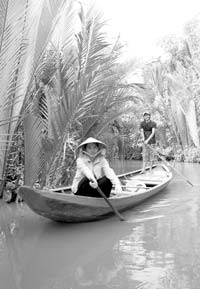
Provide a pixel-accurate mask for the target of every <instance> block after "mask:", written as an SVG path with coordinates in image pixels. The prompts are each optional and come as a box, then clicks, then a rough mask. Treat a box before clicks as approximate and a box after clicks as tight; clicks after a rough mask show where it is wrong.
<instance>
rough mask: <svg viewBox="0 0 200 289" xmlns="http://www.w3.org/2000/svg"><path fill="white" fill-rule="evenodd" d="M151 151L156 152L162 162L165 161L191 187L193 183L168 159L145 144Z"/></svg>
mask: <svg viewBox="0 0 200 289" xmlns="http://www.w3.org/2000/svg"><path fill="white" fill-rule="evenodd" d="M146 145H147V146H148V147H149V148H150V149H151V150H152V151H153V152H154V154H156V155H157V156H158V157H159V158H160V159H161V160H162V161H163V162H164V163H166V164H167V165H168V166H170V167H171V168H172V169H173V170H174V171H175V172H176V173H177V174H178V175H179V176H181V177H182V178H183V179H184V180H185V181H186V182H187V183H188V184H190V185H191V186H192V187H193V186H194V184H192V183H191V182H190V181H189V180H188V179H187V178H186V177H185V176H184V175H182V174H181V173H180V172H179V171H178V170H176V169H175V168H174V167H173V166H172V165H171V164H170V163H169V162H168V161H166V160H165V159H164V158H163V157H162V156H161V155H160V154H159V153H158V152H157V151H156V150H155V149H154V148H152V147H151V146H150V145H149V144H146Z"/></svg>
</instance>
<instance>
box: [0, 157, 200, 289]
mask: <svg viewBox="0 0 200 289" xmlns="http://www.w3.org/2000/svg"><path fill="white" fill-rule="evenodd" d="M114 166H115V170H116V171H117V170H118V171H120V172H123V171H126V170H128V169H129V168H131V169H132V168H133V169H134V168H137V167H140V166H141V164H140V163H135V162H126V163H124V164H122V163H115V164H114ZM175 168H176V169H178V171H179V172H180V173H181V174H184V175H185V176H186V178H187V180H190V182H192V183H193V184H195V186H193V187H192V186H191V185H190V184H189V183H188V182H187V181H186V180H185V179H183V178H182V177H181V176H180V175H178V174H177V173H175V174H174V179H173V181H172V182H171V184H170V185H169V186H168V187H167V189H165V190H164V191H163V192H162V193H161V194H159V195H157V196H156V197H154V198H152V199H150V200H148V201H147V202H145V203H143V204H141V205H140V206H138V207H136V208H134V209H132V210H129V211H127V212H124V213H123V215H124V216H125V218H126V220H127V221H126V222H120V221H119V220H118V219H117V218H116V217H115V216H114V217H112V218H109V219H106V220H102V221H98V222H92V223H83V224H65V225H62V224H57V223H53V222H51V221H49V220H46V219H44V218H42V217H40V216H37V215H36V214H34V213H33V212H31V211H30V210H29V209H28V208H27V207H26V206H25V205H20V204H19V205H15V204H11V205H7V204H3V203H2V201H1V202H0V289H80V288H87V289H89V288H90V289H101V288H102V289H103V288H115V289H116V288H117V289H134V288H137V289H179V288H180V289H198V288H199V284H200V258H199V256H200V178H199V176H200V165H198V164H176V165H175ZM197 185H199V187H198V186H197Z"/></svg>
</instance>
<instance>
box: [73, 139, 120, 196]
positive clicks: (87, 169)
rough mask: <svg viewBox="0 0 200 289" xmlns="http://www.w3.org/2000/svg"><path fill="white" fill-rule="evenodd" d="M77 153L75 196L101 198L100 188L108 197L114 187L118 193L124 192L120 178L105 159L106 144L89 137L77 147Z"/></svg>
mask: <svg viewBox="0 0 200 289" xmlns="http://www.w3.org/2000/svg"><path fill="white" fill-rule="evenodd" d="M77 151H78V153H79V156H78V158H77V160H76V166H77V169H76V174H75V177H74V180H73V183H72V187H71V188H72V192H73V193H74V194H76V195H81V196H90V197H101V196H100V195H99V193H98V191H97V189H96V188H97V187H98V186H99V187H100V189H101V190H102V191H103V192H104V194H105V195H106V196H107V197H109V196H110V192H111V189H112V187H113V186H115V190H116V192H117V193H119V192H121V191H122V189H121V185H120V181H119V179H118V177H117V176H116V174H115V173H114V171H113V169H112V168H111V167H110V166H109V163H108V161H107V160H106V158H105V151H106V144H105V143H103V142H102V141H99V140H97V139H95V138H92V137H89V138H87V139H86V140H85V141H83V142H82V143H81V144H80V145H79V146H78V147H77Z"/></svg>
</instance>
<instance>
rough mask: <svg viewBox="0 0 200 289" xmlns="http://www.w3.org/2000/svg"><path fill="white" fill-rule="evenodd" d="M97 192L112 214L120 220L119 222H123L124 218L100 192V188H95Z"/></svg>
mask: <svg viewBox="0 0 200 289" xmlns="http://www.w3.org/2000/svg"><path fill="white" fill-rule="evenodd" d="M97 191H98V192H99V194H100V195H101V196H102V197H103V198H104V200H105V201H106V203H107V204H108V205H109V206H110V207H111V209H112V210H113V212H114V213H115V215H116V216H117V217H118V218H119V219H120V221H125V219H124V217H123V216H122V215H121V214H120V213H119V212H118V211H117V209H116V208H115V207H114V206H113V205H112V204H111V202H110V201H109V200H108V198H107V197H106V195H105V194H104V193H103V192H102V190H101V189H100V187H97Z"/></svg>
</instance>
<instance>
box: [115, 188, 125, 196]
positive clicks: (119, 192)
mask: <svg viewBox="0 0 200 289" xmlns="http://www.w3.org/2000/svg"><path fill="white" fill-rule="evenodd" d="M115 193H116V194H117V195H118V194H122V193H123V192H122V188H121V186H116V187H115Z"/></svg>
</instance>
